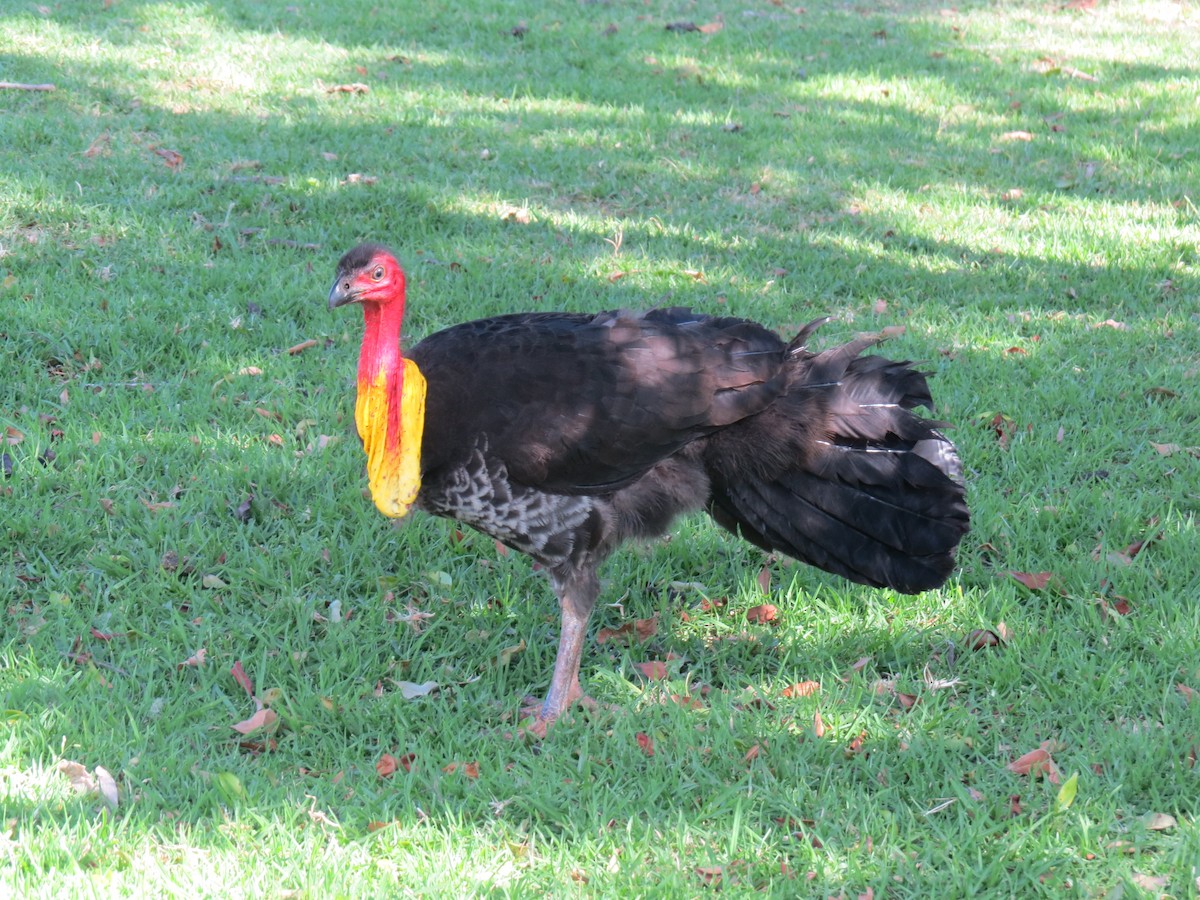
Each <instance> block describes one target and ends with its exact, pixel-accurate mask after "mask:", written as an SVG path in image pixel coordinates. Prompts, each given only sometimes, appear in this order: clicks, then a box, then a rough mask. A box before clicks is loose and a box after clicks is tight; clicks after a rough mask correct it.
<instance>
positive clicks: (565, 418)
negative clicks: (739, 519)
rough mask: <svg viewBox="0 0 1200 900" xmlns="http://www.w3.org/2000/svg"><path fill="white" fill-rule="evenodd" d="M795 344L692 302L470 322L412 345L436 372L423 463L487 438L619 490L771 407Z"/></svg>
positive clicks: (565, 481) (574, 479)
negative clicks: (697, 309) (690, 306)
mask: <svg viewBox="0 0 1200 900" xmlns="http://www.w3.org/2000/svg"><path fill="white" fill-rule="evenodd" d="M785 353H786V346H785V344H784V342H783V341H781V340H780V339H779V337H778V336H777V335H775V334H773V333H772V332H770V331H768V330H767V329H765V328H763V327H762V326H760V325H757V324H755V323H753V322H747V321H745V320H742V319H735V318H715V317H710V316H703V315H698V314H695V313H692V312H691V311H690V310H686V309H667V310H656V311H654V312H650V313H646V314H634V313H628V312H608V313H601V314H598V315H577V314H571V313H531V314H523V315H512V316H499V317H496V318H491V319H482V320H479V321H476V322H468V323H465V324H463V325H458V326H455V327H452V328H449V329H446V330H445V331H441V332H438V333H437V334H434V335H431V336H430V337H428V338H426V339H425V340H424V341H422V342H421V343H420V344H418V345H417V346H416V347H413V348H412V350H411V351H409V353H408V356H409V357H410V358H412V359H413V360H414V361H415V362H416V363H417V365H418V366H419V367H420V368H421V371H422V372H423V373H424V374H425V378H426V380H427V382H428V385H429V388H428V398H427V406H426V420H425V421H426V424H425V440H424V443H423V448H422V454H423V456H424V457H425V463H424V464H425V466H426V467H428V468H432V467H436V466H438V465H446V464H453V463H454V462H455V461H456V457H458V456H459V455H460V454H461V453H466V452H469V451H470V448H471V447H472V446H473V445H474V444H475V443H476V442H477V441H478V439H479V438H481V437H482V438H483V439H485V440H486V442H487V447H488V452H489V454H492V455H494V456H496V457H498V458H500V459H502V460H503V461H504V463H505V465H506V466H507V468H508V472H509V475H510V476H511V477H512V478H514V479H515V480H517V481H520V482H522V483H525V484H529V485H535V486H539V487H542V488H544V489H546V490H549V491H555V492H563V493H590V492H595V491H606V490H612V489H616V488H617V487H620V486H622V485H623V484H626V483H628V482H630V481H631V480H633V479H634V478H636V477H637V476H638V475H640V474H642V473H643V472H645V471H646V469H648V468H649V467H650V466H652V465H654V464H655V463H656V462H658V461H660V460H662V459H664V458H666V457H668V456H670V455H671V454H673V453H675V452H676V451H677V450H679V449H680V448H681V447H682V446H684V445H685V444H687V443H689V442H690V441H692V440H695V439H696V438H697V437H700V436H701V435H704V434H708V433H711V432H712V431H714V430H716V429H719V428H721V427H723V426H726V425H729V424H731V423H733V422H736V421H738V420H740V419H743V418H745V417H746V416H750V415H753V414H755V413H757V412H759V411H761V410H762V409H764V408H766V407H767V406H768V405H769V404H770V403H771V402H772V401H773V400H774V399H775V398H776V397H778V396H779V395H780V393H781V392H782V390H783V388H784V380H785V374H784V366H783V363H784V359H785Z"/></svg>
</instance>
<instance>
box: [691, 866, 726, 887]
mask: <svg viewBox="0 0 1200 900" xmlns="http://www.w3.org/2000/svg"><path fill="white" fill-rule="evenodd" d="M696 874H697V875H699V876H700V880H701V881H703V882H704V883H705V884H706V885H708V886H709V887H720V885H721V878H722V877H724V874H725V868H724V867H723V866H696Z"/></svg>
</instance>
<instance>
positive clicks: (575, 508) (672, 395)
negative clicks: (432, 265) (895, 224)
mask: <svg viewBox="0 0 1200 900" xmlns="http://www.w3.org/2000/svg"><path fill="white" fill-rule="evenodd" d="M404 301H405V279H404V271H403V270H402V269H401V267H400V265H399V263H397V262H396V258H395V257H394V256H393V255H392V254H391V253H390V252H389V251H388V250H387V249H386V248H385V247H382V246H379V245H376V244H363V245H361V246H358V247H355V248H354V249H353V250H351V251H350V252H349V253H347V254H346V255H345V256H343V257H342V259H341V261H340V262H339V263H338V267H337V280H336V281H334V284H333V288H332V290H331V291H330V293H329V306H330V308H333V307H337V306H343V305H345V304H348V303H360V304H361V305H362V307H363V317H364V321H365V333H364V335H363V343H362V354H361V356H360V358H359V363H358V400H357V404H356V407H355V419H356V422H357V425H358V431H359V434H360V435H361V437H362V439H363V444H364V448H365V450H366V453H367V472H368V479H369V482H370V487H371V494H372V496H373V498H374V500H375V504H376V505H377V506H378V507H379V509H380V510H381V511H382V512H383V513H384V514H385V515H388V516H392V517H399V516H404V515H406V514H407V513H408V512H409V510H410V509H411V508H412V507H414V506H415V507H418V508H420V509H423V510H425V511H427V512H430V513H433V514H435V515H439V516H446V517H449V518H452V519H457V520H458V521H460V522H463V523H466V524H467V525H470V526H472V527H473V528H476V529H478V530H479V531H482V532H483V533H485V534H488V535H491V536H492V537H494V538H496V539H498V540H500V541H503V542H504V543H505V544H507V545H508V546H509V547H512V548H513V549H515V550H519V551H521V552H523V553H527V554H528V555H529V556H531V557H533V558H534V559H535V560H537V561H538V562H539V563H541V565H542V566H544V567H545V568H546V569H547V570H548V572H549V573H550V577H551V580H552V582H553V584H554V590H555V593H556V594H557V595H558V600H559V604H560V606H561V609H562V630H561V634H560V637H559V645H558V655H557V657H556V659H555V664H554V675H553V678H552V679H551V682H550V689H549V693H548V694H547V695H546V699H545V702H544V703H543V704H542V705H541V707H540V710H538V712H537V717H538V718H537V723H536V725H535V729H538V730H540V731H541V732H543V733H544V731H545V728H546V727H547V726H548V725H549V724H550V723H552V722H553V721H554V719H556V718H557V717H558V716H560V715H561V714H562V713H563V711H564V710H566V709H567V708H568V707H569V706H571V705H572V704H573V703H575V702H576V701H577V700H579V699H581V697H582V695H583V692H582V690H581V688H580V685H579V662H580V654H581V651H582V649H583V643H584V635H585V632H586V629H587V622H588V616H589V614H590V613H591V611H592V606H593V605H594V604H595V602H596V597H597V594H598V593H599V581H598V578H597V574H596V570H597V568H598V567H599V565H600V564H601V563H602V562H603V561H604V560H605V558H606V557H608V555H609V554H610V553H612V551H613V550H614V549H616V547H617V546H618V545H619V544H621V542H622V541H625V540H627V539H628V538H636V537H651V536H655V535H658V534H660V533H662V532H663V531H664V530H665V529H666V528H667V527H668V526H669V525H670V523H671V521H672V519H674V518H675V517H676V516H678V515H679V514H680V513H684V512H688V511H691V510H695V509H706V510H707V511H708V512H709V514H710V515H711V516H712V517H713V519H715V520H716V522H717V523H718V524H720V525H721V526H722V527H724V528H726V529H728V530H729V531H731V532H733V533H734V534H738V535H740V536H741V537H743V538H745V539H746V540H748V541H750V542H751V543H753V544H755V545H757V546H759V547H762V548H763V549H766V550H772V551H778V552H781V553H786V554H788V555H789V556H793V557H795V558H796V559H799V560H803V561H804V562H807V563H811V564H812V565H814V566H818V567H819V568H822V569H825V570H826V571H828V572H833V573H836V574H838V575H841V576H844V577H845V578H848V579H850V580H851V581H856V582H859V583H860V584H866V585H872V586H874V587H890V588H894V589H895V590H898V591H903V592H905V593H915V592H917V591H922V590H925V589H928V588H934V587H937V586H938V585H940V584H942V582H944V581H945V580H946V578H947V577H948V576H949V574H950V572H951V570H952V569H953V567H954V550H955V548H956V547H957V546H958V543H959V540H960V539H961V538H962V536H963V534H964V533H965V532H966V531H967V527H968V513H967V507H966V503H965V501H964V495H963V484H962V480H963V479H962V465H961V463H960V462H959V459H958V454H957V453H956V451H955V448H954V445H953V444H952V443H950V441H949V440H947V439H946V438H945V437H944V436H943V435H942V434H941V433H940V432H939V431H938V427H939V426H938V423H935V422H930V421H928V420H926V419H923V418H922V417H920V416H919V415H917V414H916V413H914V412H912V410H913V409H914V408H915V407H917V406H926V407H931V406H932V400H931V398H930V395H929V389H928V387H927V385H926V383H925V377H924V375H922V374H921V373H920V372H918V371H916V370H915V369H913V368H911V366H910V365H909V363H906V362H893V361H891V360H888V359H885V358H883V357H882V356H861V355H860V354H861V353H862V352H863V351H864V350H865V349H867V348H868V347H871V346H872V345H874V344H875V343H877V339H876V338H872V337H863V338H859V339H857V340H854V341H851V342H850V343H847V344H843V345H842V346H840V347H833V348H830V349H828V350H823V351H821V352H816V353H815V352H813V351H810V350H809V349H808V348H807V346H806V344H807V341H808V339H809V338H810V337H811V336H812V334H813V332H814V331H815V330H816V329H817V327H818V326H820V325H821V324H822V323H823V322H824V321H825V320H824V319H818V320H817V321H815V322H812V323H811V324H809V325H807V326H805V327H804V328H803V329H802V330H801V331H800V333H799V334H798V335H796V337H795V338H794V339H793V340H792V341H791V342H790V343H789V342H786V341H783V340H781V339H780V338H779V337H778V336H777V335H775V334H774V333H772V332H771V331H769V330H767V329H766V328H764V327H762V326H761V325H758V324H755V323H754V322H750V321H746V320H744V319H737V318H731V317H716V316H706V315H701V314H699V313H694V312H691V311H690V310H687V309H659V310H654V311H652V312H648V313H631V312H625V311H617V312H602V313H597V314H595V315H589V314H577V313H522V314H516V315H506V316H496V317H494V318H490V319H481V320H479V321H476V322H467V323H465V324H463V325H456V326H454V327H452V328H447V329H446V330H444V331H439V332H437V333H436V334H433V335H430V336H429V337H427V338H425V340H423V341H421V342H420V343H419V344H417V345H416V346H415V347H412V348H411V349H409V350H408V351H407V353H406V354H402V351H401V346H400V326H401V321H402V319H403V316H404Z"/></svg>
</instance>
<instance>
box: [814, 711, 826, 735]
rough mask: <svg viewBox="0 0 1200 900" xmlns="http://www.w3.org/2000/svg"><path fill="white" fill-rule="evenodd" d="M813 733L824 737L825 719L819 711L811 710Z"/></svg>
mask: <svg viewBox="0 0 1200 900" xmlns="http://www.w3.org/2000/svg"><path fill="white" fill-rule="evenodd" d="M813 734H815V735H816V736H817V737H819V738H823V737H825V720H824V719H822V718H821V711H820V710H819V709H818V710H815V711H814V712H813Z"/></svg>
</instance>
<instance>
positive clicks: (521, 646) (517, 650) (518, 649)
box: [492, 638, 525, 669]
mask: <svg viewBox="0 0 1200 900" xmlns="http://www.w3.org/2000/svg"><path fill="white" fill-rule="evenodd" d="M524 652H525V639H524V638H521V640H520V642H519V643H516V644H513V645H512V646H511V647H505V648H504V649H503V650H501V651H500V652H499V653H498V654H496V658H495V659H494V660H492V666H493V667H494V668H497V669H503V668H504V667H505V666H507V665H508V664H509V663H510V662H512V661H513V658H514V657H516V656H519V655H520V654H522V653H524Z"/></svg>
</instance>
